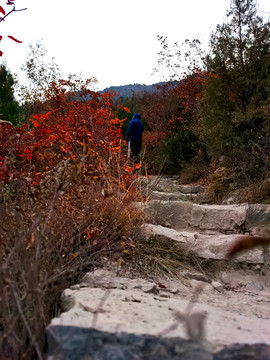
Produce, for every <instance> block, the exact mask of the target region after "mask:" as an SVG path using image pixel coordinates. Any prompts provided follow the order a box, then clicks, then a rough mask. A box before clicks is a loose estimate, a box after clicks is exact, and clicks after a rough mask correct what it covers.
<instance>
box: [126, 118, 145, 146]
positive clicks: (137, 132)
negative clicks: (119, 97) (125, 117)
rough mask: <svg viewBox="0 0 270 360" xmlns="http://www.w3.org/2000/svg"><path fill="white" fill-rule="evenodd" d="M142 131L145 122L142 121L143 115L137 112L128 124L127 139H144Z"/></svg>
mask: <svg viewBox="0 0 270 360" xmlns="http://www.w3.org/2000/svg"><path fill="white" fill-rule="evenodd" d="M142 133H143V123H142V122H141V115H140V114H138V113H136V114H134V116H133V118H132V119H131V121H130V123H129V125H128V128H127V132H126V139H127V140H128V141H142Z"/></svg>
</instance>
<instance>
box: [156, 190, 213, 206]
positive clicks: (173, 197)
mask: <svg viewBox="0 0 270 360" xmlns="http://www.w3.org/2000/svg"><path fill="white" fill-rule="evenodd" d="M151 199H152V200H164V201H177V200H181V201H191V202H193V203H195V204H205V203H210V202H211V197H210V195H208V194H204V193H198V194H197V193H191V194H187V193H182V192H173V193H169V192H162V191H153V192H152V193H151Z"/></svg>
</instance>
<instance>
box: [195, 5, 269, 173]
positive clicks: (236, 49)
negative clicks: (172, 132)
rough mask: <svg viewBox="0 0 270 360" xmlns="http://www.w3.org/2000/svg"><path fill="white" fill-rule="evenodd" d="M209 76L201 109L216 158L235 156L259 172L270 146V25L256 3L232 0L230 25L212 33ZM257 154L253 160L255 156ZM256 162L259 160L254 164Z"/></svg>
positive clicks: (206, 61) (237, 159) (209, 144)
mask: <svg viewBox="0 0 270 360" xmlns="http://www.w3.org/2000/svg"><path fill="white" fill-rule="evenodd" d="M205 66H206V68H207V70H208V71H209V72H212V73H213V74H215V76H212V77H211V76H210V77H209V79H208V81H207V82H206V85H205V87H204V89H205V98H204V104H203V108H202V120H203V125H204V134H205V137H206V140H207V144H208V148H209V150H210V152H211V154H212V155H213V156H215V157H219V156H220V155H226V154H228V155H230V156H232V154H234V155H236V156H235V157H234V158H235V160H236V161H237V163H238V164H240V163H241V161H243V162H244V163H245V164H246V165H247V162H248V163H249V167H250V168H251V167H254V166H255V168H254V169H253V170H255V171H258V169H259V168H260V167H261V168H262V166H261V164H260V159H261V161H262V160H263V162H264V164H265V160H266V159H265V158H264V156H263V155H264V153H265V148H266V146H267V147H268V144H267V143H268V140H267V139H266V135H267V133H268V132H269V131H266V127H267V126H268V125H267V124H266V118H265V114H264V112H263V106H264V105H265V104H266V102H267V100H268V99H269V98H270V23H269V21H267V22H264V21H263V19H262V18H261V17H260V16H259V15H258V9H257V4H256V1H255V0H231V4H230V9H229V10H228V12H227V22H226V23H224V24H222V25H218V26H217V27H216V32H215V33H213V34H212V35H211V53H210V54H209V55H208V56H206V58H205ZM251 153H252V154H253V155H255V154H256V155H258V156H256V157H253V159H254V162H252V161H251V160H252V157H250V154H251ZM255 158H256V161H255Z"/></svg>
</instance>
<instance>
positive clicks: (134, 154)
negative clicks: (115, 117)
mask: <svg viewBox="0 0 270 360" xmlns="http://www.w3.org/2000/svg"><path fill="white" fill-rule="evenodd" d="M141 149H142V142H141V141H136V140H133V141H130V151H131V160H132V161H133V163H134V164H138V163H139V162H140V153H141Z"/></svg>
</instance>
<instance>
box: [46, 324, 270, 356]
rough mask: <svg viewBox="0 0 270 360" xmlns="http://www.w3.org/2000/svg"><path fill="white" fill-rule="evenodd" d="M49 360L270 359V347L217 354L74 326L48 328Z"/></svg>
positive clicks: (176, 341)
mask: <svg viewBox="0 0 270 360" xmlns="http://www.w3.org/2000/svg"><path fill="white" fill-rule="evenodd" d="M47 339H48V345H49V346H48V347H49V349H48V358H47V359H48V360H80V359H85V360H87V359H89V360H90V359H93V360H109V359H110V360H111V359H114V360H145V359H147V360H159V359H160V360H247V359H249V360H269V358H270V346H268V345H264V344H254V345H242V344H234V345H231V346H229V347H225V348H224V349H222V350H221V351H218V352H216V353H214V352H211V351H210V349H209V350H208V349H207V347H206V346H204V345H202V344H196V343H192V342H190V341H188V340H185V339H182V338H179V337H175V338H158V337H155V336H149V335H133V334H126V333H121V334H119V333H117V334H111V333H107V332H101V331H97V330H95V329H86V328H78V327H73V326H51V327H49V328H48V329H47Z"/></svg>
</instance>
